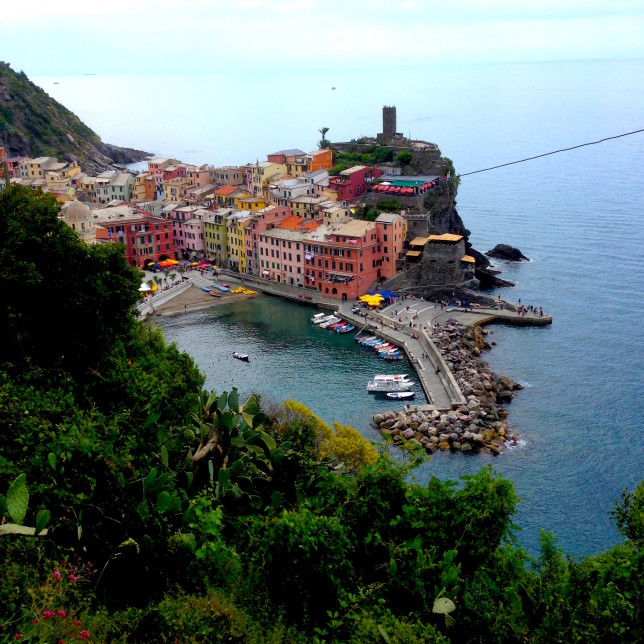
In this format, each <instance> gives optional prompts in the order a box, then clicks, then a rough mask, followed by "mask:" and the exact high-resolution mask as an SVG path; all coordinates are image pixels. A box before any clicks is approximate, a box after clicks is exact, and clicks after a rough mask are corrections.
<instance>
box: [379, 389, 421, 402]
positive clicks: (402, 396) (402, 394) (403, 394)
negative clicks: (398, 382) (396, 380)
mask: <svg viewBox="0 0 644 644" xmlns="http://www.w3.org/2000/svg"><path fill="white" fill-rule="evenodd" d="M385 395H386V396H387V398H389V399H391V400H411V399H412V398H413V397H414V396H415V395H416V394H415V393H414V392H413V391H390V392H389V393H387V394H385Z"/></svg>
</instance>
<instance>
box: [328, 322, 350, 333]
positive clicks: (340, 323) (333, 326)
mask: <svg viewBox="0 0 644 644" xmlns="http://www.w3.org/2000/svg"><path fill="white" fill-rule="evenodd" d="M345 324H346V323H345V321H344V320H338V321H337V322H334V323H333V324H329V326H328V327H327V328H329V329H331V331H335V330H336V329H337V328H338V327H339V326H344V325H345Z"/></svg>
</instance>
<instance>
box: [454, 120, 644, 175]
mask: <svg viewBox="0 0 644 644" xmlns="http://www.w3.org/2000/svg"><path fill="white" fill-rule="evenodd" d="M640 132H644V128H642V129H641V130H633V131H632V132H624V134H616V135H615V136H607V137H606V138H604V139H599V141H590V142H589V143H580V144H579V145H573V146H572V147H570V148H560V149H559V150H553V151H552V152H544V153H543V154H537V155H536V156H534V157H527V158H525V159H519V160H518V161H510V163H501V164H500V165H493V166H491V167H490V168H483V169H482V170H473V171H472V172H464V173H463V174H457V175H456V176H457V177H467V176H468V175H470V174H479V173H480V172H488V171H490V170H496V169H497V168H505V167H506V166H508V165H515V164H517V163H525V162H526V161H532V160H533V159H540V158H541V157H547V156H550V155H551V154H559V152H568V151H569V150H577V149H578V148H583V147H586V146H587V145H597V144H598V143H603V142H604V141H610V140H611V139H620V138H622V137H624V136H631V135H632V134H639V133H640Z"/></svg>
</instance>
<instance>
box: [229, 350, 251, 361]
mask: <svg viewBox="0 0 644 644" xmlns="http://www.w3.org/2000/svg"><path fill="white" fill-rule="evenodd" d="M233 358H237V360H243V361H244V362H250V358H249V357H248V354H247V353H239V352H238V351H233Z"/></svg>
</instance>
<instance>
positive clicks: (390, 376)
mask: <svg viewBox="0 0 644 644" xmlns="http://www.w3.org/2000/svg"><path fill="white" fill-rule="evenodd" d="M373 379H374V380H375V381H376V382H396V381H398V380H404V381H405V382H410V380H409V376H408V375H407V374H406V373H377V374H376V375H375V376H374V377H373Z"/></svg>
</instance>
